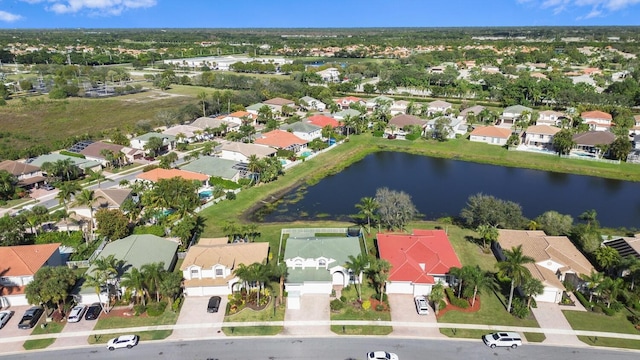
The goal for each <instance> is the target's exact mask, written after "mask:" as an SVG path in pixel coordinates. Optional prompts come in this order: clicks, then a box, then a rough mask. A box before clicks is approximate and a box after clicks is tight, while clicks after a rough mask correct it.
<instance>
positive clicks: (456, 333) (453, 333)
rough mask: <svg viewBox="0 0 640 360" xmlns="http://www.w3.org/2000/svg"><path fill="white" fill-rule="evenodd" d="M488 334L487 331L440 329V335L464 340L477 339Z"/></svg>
mask: <svg viewBox="0 0 640 360" xmlns="http://www.w3.org/2000/svg"><path fill="white" fill-rule="evenodd" d="M488 333H490V331H487V330H475V329H455V328H451V329H440V334H442V335H446V336H447V337H450V338H466V339H479V340H481V339H482V337H483V336H484V335H486V334H488Z"/></svg>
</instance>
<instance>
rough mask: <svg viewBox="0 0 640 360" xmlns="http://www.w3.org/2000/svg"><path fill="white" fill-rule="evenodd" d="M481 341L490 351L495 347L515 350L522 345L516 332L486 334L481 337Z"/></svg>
mask: <svg viewBox="0 0 640 360" xmlns="http://www.w3.org/2000/svg"><path fill="white" fill-rule="evenodd" d="M482 341H484V343H485V344H486V345H487V346H489V347H490V348H492V349H493V348H495V347H496V346H500V347H511V348H512V349H515V348H517V347H518V346H520V345H522V338H521V337H520V334H518V333H516V332H497V333H491V334H487V335H485V336H483V337H482Z"/></svg>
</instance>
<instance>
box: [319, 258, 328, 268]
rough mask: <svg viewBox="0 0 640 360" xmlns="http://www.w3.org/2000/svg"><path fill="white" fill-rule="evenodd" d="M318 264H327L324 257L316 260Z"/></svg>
mask: <svg viewBox="0 0 640 360" xmlns="http://www.w3.org/2000/svg"><path fill="white" fill-rule="evenodd" d="M318 266H323V267H324V266H327V260H325V259H320V260H318Z"/></svg>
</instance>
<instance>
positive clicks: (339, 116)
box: [333, 109, 362, 121]
mask: <svg viewBox="0 0 640 360" xmlns="http://www.w3.org/2000/svg"><path fill="white" fill-rule="evenodd" d="M360 115H362V113H361V112H360V111H358V110H356V109H344V110H340V111H338V112H337V113H334V114H333V117H334V118H335V119H336V120H338V121H342V120H344V119H346V118H347V117H352V118H357V117H359V116H360Z"/></svg>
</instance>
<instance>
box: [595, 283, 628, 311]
mask: <svg viewBox="0 0 640 360" xmlns="http://www.w3.org/2000/svg"><path fill="white" fill-rule="evenodd" d="M600 288H601V291H600V294H601V295H602V297H604V299H605V301H606V302H607V307H608V308H609V307H611V303H612V302H614V301H616V300H617V299H618V297H619V296H620V295H622V294H623V293H624V279H623V278H615V279H612V278H610V277H605V278H604V281H603V282H602V284H601V285H600Z"/></svg>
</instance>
